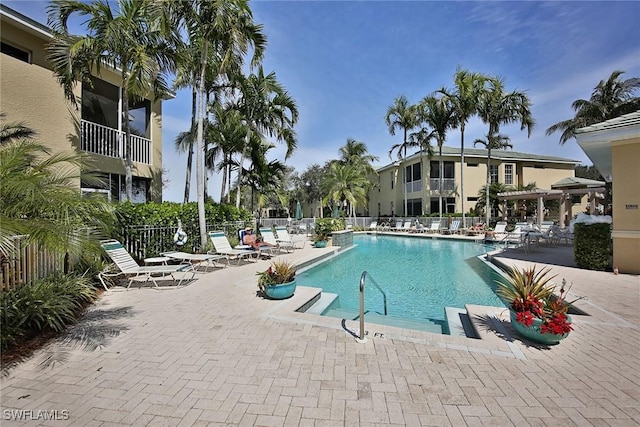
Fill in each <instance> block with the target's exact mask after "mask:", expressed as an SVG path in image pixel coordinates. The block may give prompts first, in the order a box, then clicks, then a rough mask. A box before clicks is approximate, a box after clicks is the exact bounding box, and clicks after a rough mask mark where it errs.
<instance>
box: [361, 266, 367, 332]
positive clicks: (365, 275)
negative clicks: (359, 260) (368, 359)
mask: <svg viewBox="0 0 640 427" xmlns="http://www.w3.org/2000/svg"><path fill="white" fill-rule="evenodd" d="M365 277H367V272H366V271H363V272H362V276H360V342H366V338H365V337H364V279H365Z"/></svg>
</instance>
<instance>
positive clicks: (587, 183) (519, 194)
mask: <svg viewBox="0 0 640 427" xmlns="http://www.w3.org/2000/svg"><path fill="white" fill-rule="evenodd" d="M552 187H563V188H554V189H551V190H545V189H542V188H535V189H533V190H522V191H507V192H504V193H498V198H499V199H502V200H504V201H507V200H537V201H538V209H537V211H538V218H537V220H538V224H541V223H542V221H544V201H545V200H560V219H561V221H560V227H561V228H564V227H565V226H566V224H565V222H564V221H563V220H562V219H563V218H564V217H565V215H567V217H568V218H571V217H572V216H573V213H572V212H571V208H572V203H571V200H572V198H573V196H575V195H580V196H583V195H585V194H587V195H588V197H589V200H590V203H589V213H590V214H591V215H593V214H595V211H596V198H600V199H603V198H604V192H605V188H604V182H601V181H593V180H587V179H580V178H573V177H572V178H565V179H563V180H562V181H559V182H557V183H555V184H553V185H552Z"/></svg>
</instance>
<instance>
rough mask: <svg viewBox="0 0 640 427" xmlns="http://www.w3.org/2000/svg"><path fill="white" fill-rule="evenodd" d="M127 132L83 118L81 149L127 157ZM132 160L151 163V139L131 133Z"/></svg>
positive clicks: (116, 156) (103, 154)
mask: <svg viewBox="0 0 640 427" xmlns="http://www.w3.org/2000/svg"><path fill="white" fill-rule="evenodd" d="M125 135H126V134H125V133H124V132H121V131H119V130H117V129H112V128H110V127H107V126H102V125H99V124H97V123H92V122H88V121H86V120H82V142H81V146H80V147H81V149H82V151H86V152H88V153H93V154H100V155H102V156H107V157H114V158H117V159H124V158H125V146H124V142H125ZM130 141H131V160H132V161H134V162H138V163H144V164H147V165H150V164H151V140H150V139H147V138H143V137H141V136H138V135H133V134H131V135H130Z"/></svg>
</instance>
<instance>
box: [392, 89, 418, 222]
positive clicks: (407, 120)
mask: <svg viewBox="0 0 640 427" xmlns="http://www.w3.org/2000/svg"><path fill="white" fill-rule="evenodd" d="M385 123H386V124H387V126H388V127H389V134H391V136H394V135H395V134H396V130H399V129H402V144H394V145H393V146H392V147H391V149H390V150H389V158H391V154H392V153H393V152H394V151H396V150H397V151H398V159H399V160H404V159H406V158H407V148H408V147H409V146H412V145H414V144H415V142H412V141H410V140H409V138H408V137H409V131H410V130H411V129H413V128H415V127H416V126H417V125H418V122H417V119H416V108H415V106H413V105H410V104H409V100H408V99H407V97H406V96H404V95H400V96H398V97H397V98H396V99H394V100H393V105H391V106H390V107H389V108H388V109H387V114H386V115H385ZM404 175H405V174H404V171H403V182H402V194H403V197H404V214H405V215H406V214H407V186H406V184H405V183H406V177H405V176H404Z"/></svg>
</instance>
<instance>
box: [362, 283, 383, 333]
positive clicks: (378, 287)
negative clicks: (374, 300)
mask: <svg viewBox="0 0 640 427" xmlns="http://www.w3.org/2000/svg"><path fill="white" fill-rule="evenodd" d="M367 276H369V281H370V282H371V283H373V286H375V287H376V288H377V289H378V290H379V291H380V293H381V294H382V299H383V302H384V315H385V316H386V315H387V294H385V293H384V291H383V290H382V288H381V287H380V285H378V284H377V283H376V281H375V280H373V277H371V275H370V274H369V273H367V272H366V271H363V272H362V276H360V338H359V339H360V341H361V342H364V341H365V338H364V285H365V282H366V279H367Z"/></svg>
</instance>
